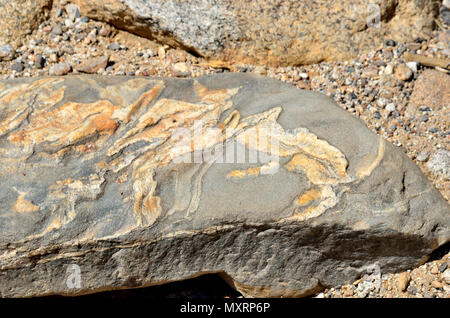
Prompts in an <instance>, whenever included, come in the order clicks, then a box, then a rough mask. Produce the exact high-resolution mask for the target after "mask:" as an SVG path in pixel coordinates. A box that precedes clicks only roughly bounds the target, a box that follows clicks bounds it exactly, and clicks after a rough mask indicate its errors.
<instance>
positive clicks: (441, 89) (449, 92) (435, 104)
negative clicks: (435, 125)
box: [410, 70, 450, 110]
mask: <svg viewBox="0 0 450 318" xmlns="http://www.w3.org/2000/svg"><path fill="white" fill-rule="evenodd" d="M449 82H450V76H449V75H447V74H445V73H442V72H439V71H436V70H425V71H424V72H423V73H422V74H421V75H420V76H419V78H418V79H417V82H416V84H415V86H414V90H413V93H412V94H411V99H410V104H411V105H412V106H413V107H416V108H418V107H420V106H427V107H430V108H431V109H433V110H436V109H440V108H442V107H448V106H449V105H450V86H449Z"/></svg>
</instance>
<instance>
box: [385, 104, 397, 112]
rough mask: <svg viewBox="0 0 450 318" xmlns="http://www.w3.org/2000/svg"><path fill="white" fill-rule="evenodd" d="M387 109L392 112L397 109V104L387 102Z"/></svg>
mask: <svg viewBox="0 0 450 318" xmlns="http://www.w3.org/2000/svg"><path fill="white" fill-rule="evenodd" d="M386 110H387V111H390V112H393V111H395V110H396V108H395V104H394V103H389V104H387V106H386Z"/></svg>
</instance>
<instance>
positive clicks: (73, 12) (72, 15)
mask: <svg viewBox="0 0 450 318" xmlns="http://www.w3.org/2000/svg"><path fill="white" fill-rule="evenodd" d="M65 9H66V12H67V15H68V19H70V20H71V21H72V22H75V20H76V19H78V18H80V16H81V15H80V8H79V7H78V6H77V5H75V4H72V3H69V4H67V5H66V7H65Z"/></svg>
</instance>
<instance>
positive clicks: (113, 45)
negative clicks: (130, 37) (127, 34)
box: [109, 42, 120, 51]
mask: <svg viewBox="0 0 450 318" xmlns="http://www.w3.org/2000/svg"><path fill="white" fill-rule="evenodd" d="M109 49H110V50H111V51H118V50H120V44H119V43H116V42H113V43H111V44H110V45H109Z"/></svg>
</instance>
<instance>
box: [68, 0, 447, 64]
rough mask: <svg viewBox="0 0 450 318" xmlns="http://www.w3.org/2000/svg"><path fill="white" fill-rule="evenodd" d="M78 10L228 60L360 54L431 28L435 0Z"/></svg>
mask: <svg viewBox="0 0 450 318" xmlns="http://www.w3.org/2000/svg"><path fill="white" fill-rule="evenodd" d="M71 2H73V3H76V4H77V5H79V7H80V9H81V12H82V14H83V15H87V16H88V17H90V18H92V19H97V20H101V21H105V22H108V23H110V24H113V25H114V26H116V27H117V28H120V29H125V30H128V31H130V32H133V33H135V34H138V35H141V36H144V37H147V38H150V39H154V40H157V41H159V42H162V43H165V44H168V45H171V46H175V47H181V48H184V49H186V50H189V51H191V52H193V53H195V54H199V55H202V56H205V57H208V58H211V59H221V60H228V61H232V62H233V63H247V62H250V63H260V64H270V65H299V64H309V63H317V62H320V61H324V60H327V61H329V60H342V59H348V58H351V57H355V56H358V55H359V54H361V53H363V52H368V51H370V50H373V49H375V48H377V47H378V46H379V45H382V44H383V42H384V40H385V39H394V40H397V41H408V40H409V41H411V40H413V39H414V38H415V37H417V36H423V33H424V32H428V31H431V30H432V27H433V24H434V21H433V19H434V18H436V17H437V15H438V10H439V5H440V1H439V0H416V1H411V0H377V1H370V2H368V1H366V0H345V1H342V0H302V1H298V0H275V1H274V0H190V1H186V0H146V1H142V0H71Z"/></svg>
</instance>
